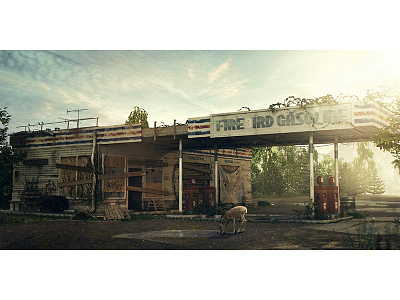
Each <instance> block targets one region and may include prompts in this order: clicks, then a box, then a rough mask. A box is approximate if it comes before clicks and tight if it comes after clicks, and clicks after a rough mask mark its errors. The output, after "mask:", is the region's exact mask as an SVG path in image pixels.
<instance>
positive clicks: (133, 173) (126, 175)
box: [58, 172, 146, 188]
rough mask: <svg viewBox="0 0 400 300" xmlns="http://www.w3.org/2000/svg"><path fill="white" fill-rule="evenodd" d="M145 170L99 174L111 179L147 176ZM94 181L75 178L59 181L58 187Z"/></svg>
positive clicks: (102, 178)
mask: <svg viewBox="0 0 400 300" xmlns="http://www.w3.org/2000/svg"><path fill="white" fill-rule="evenodd" d="M145 175H146V173H145V172H128V173H116V174H104V175H99V177H98V179H99V180H110V179H120V178H126V177H138V176H145ZM88 183H93V179H92V178H89V179H82V180H73V181H67V182H60V183H58V187H60V188H61V187H67V186H74V185H81V184H88Z"/></svg>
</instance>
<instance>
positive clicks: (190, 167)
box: [183, 164, 211, 174]
mask: <svg viewBox="0 0 400 300" xmlns="http://www.w3.org/2000/svg"><path fill="white" fill-rule="evenodd" d="M183 168H184V169H187V170H192V171H196V172H202V173H206V174H210V173H211V170H210V169H205V168H201V167H195V166H191V165H186V164H183Z"/></svg>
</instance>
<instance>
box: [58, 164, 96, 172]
mask: <svg viewBox="0 0 400 300" xmlns="http://www.w3.org/2000/svg"><path fill="white" fill-rule="evenodd" d="M56 168H58V169H63V170H73V171H79V172H86V173H92V172H93V169H92V168H91V167H81V166H74V165H66V164H56Z"/></svg>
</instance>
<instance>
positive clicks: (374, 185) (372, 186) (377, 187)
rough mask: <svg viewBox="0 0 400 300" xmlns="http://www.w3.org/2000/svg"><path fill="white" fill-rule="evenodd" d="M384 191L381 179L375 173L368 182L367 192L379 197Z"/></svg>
mask: <svg viewBox="0 0 400 300" xmlns="http://www.w3.org/2000/svg"><path fill="white" fill-rule="evenodd" d="M385 191H386V188H385V184H384V182H383V181H382V179H381V178H380V177H379V176H378V175H377V174H376V173H375V174H374V175H373V176H372V178H371V179H370V181H369V184H368V189H367V192H368V193H370V194H373V195H380V194H383V193H384V192H385Z"/></svg>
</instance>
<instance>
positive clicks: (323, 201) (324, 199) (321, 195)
mask: <svg viewBox="0 0 400 300" xmlns="http://www.w3.org/2000/svg"><path fill="white" fill-rule="evenodd" d="M317 183H318V184H319V185H317V186H314V197H315V204H316V208H317V211H316V213H317V214H318V215H324V214H326V213H327V212H328V196H327V194H328V189H327V187H326V186H322V184H323V183H324V179H323V178H322V176H318V177H317Z"/></svg>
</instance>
